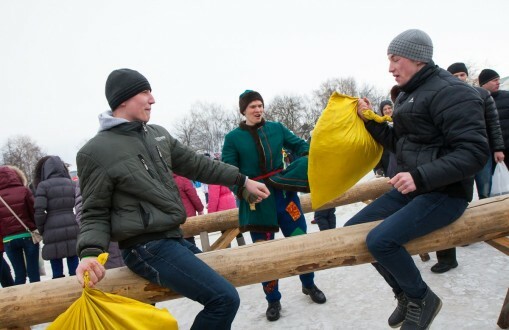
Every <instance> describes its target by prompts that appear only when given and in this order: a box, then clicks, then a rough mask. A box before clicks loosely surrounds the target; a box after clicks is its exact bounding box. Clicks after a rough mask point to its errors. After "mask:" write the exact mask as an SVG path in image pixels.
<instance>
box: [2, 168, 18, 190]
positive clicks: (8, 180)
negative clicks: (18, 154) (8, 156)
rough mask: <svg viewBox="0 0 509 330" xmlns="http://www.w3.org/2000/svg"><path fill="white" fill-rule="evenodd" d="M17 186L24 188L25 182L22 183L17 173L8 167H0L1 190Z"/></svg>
mask: <svg viewBox="0 0 509 330" xmlns="http://www.w3.org/2000/svg"><path fill="white" fill-rule="evenodd" d="M15 186H23V182H21V179H20V177H19V176H18V174H17V173H16V171H14V170H13V169H11V168H8V167H7V166H0V189H6V188H9V187H15Z"/></svg>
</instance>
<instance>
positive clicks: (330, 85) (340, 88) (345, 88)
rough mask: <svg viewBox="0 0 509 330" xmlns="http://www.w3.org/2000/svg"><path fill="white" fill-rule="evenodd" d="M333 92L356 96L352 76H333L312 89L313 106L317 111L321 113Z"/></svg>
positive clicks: (354, 82)
mask: <svg viewBox="0 0 509 330" xmlns="http://www.w3.org/2000/svg"><path fill="white" fill-rule="evenodd" d="M334 92H338V93H341V94H345V95H350V96H358V90H357V82H356V81H355V79H354V78H353V77H347V78H333V79H328V80H326V81H324V82H323V83H322V84H321V85H320V87H318V89H316V90H314V91H313V107H314V108H315V110H316V111H317V112H319V113H322V111H323V109H325V107H326V106H327V103H328V102H329V98H330V97H331V95H332V93H334Z"/></svg>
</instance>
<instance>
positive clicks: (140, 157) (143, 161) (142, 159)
mask: <svg viewBox="0 0 509 330" xmlns="http://www.w3.org/2000/svg"><path fill="white" fill-rule="evenodd" d="M138 158H139V159H140V161H141V163H142V164H143V167H145V169H146V170H147V172H148V174H150V177H151V178H152V179H155V177H154V175H153V174H152V172H151V171H150V169H149V168H148V165H147V162H146V161H145V159H144V158H143V156H142V155H141V154H138Z"/></svg>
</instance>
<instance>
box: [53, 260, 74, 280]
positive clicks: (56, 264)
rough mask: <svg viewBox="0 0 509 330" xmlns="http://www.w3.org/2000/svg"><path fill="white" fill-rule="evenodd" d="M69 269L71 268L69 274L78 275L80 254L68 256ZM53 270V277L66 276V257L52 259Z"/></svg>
mask: <svg viewBox="0 0 509 330" xmlns="http://www.w3.org/2000/svg"><path fill="white" fill-rule="evenodd" d="M66 259H67V269H68V270H69V276H74V275H76V268H78V264H79V262H80V259H79V258H78V256H72V257H67V258H66ZM49 262H50V264H51V272H52V273H53V279H55V278H60V277H64V276H65V275H64V259H63V258H59V259H51V260H50V261H49Z"/></svg>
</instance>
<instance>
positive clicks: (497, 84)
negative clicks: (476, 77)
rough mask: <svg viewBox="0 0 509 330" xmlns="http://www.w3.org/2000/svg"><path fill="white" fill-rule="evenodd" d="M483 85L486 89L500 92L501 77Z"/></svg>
mask: <svg viewBox="0 0 509 330" xmlns="http://www.w3.org/2000/svg"><path fill="white" fill-rule="evenodd" d="M481 87H482V88H484V89H486V90H489V91H490V92H492V93H495V92H498V89H499V88H500V78H495V79H493V80H490V81H488V82H487V83H485V84H484V85H482V86H481Z"/></svg>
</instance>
